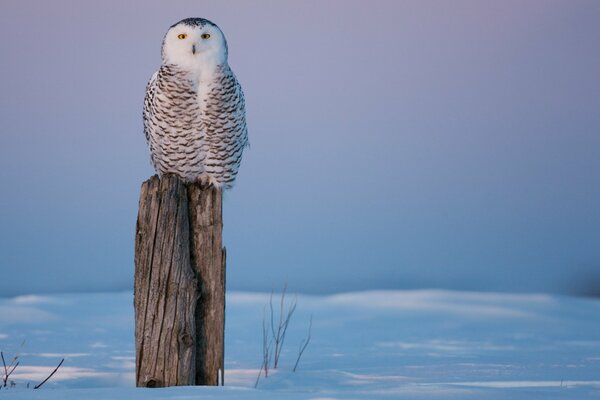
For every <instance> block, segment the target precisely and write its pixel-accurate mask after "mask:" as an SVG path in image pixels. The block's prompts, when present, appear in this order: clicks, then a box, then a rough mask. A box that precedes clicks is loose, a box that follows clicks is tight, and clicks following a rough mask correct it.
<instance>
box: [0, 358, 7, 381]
mask: <svg viewBox="0 0 600 400" xmlns="http://www.w3.org/2000/svg"><path fill="white" fill-rule="evenodd" d="M0 356H2V365H4V378H2V386H3V387H6V381H7V380H8V369H7V368H6V361H4V353H3V352H1V351H0Z"/></svg>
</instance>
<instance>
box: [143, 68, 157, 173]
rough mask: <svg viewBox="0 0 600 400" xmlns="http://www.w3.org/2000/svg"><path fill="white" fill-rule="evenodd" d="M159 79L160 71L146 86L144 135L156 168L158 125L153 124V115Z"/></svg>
mask: <svg viewBox="0 0 600 400" xmlns="http://www.w3.org/2000/svg"><path fill="white" fill-rule="evenodd" d="M157 77H158V71H156V72H155V73H154V74H152V77H151V78H150V80H149V81H148V84H147V85H146V95H145V96H144V112H143V114H144V115H143V119H144V135H145V136H146V142H147V143H148V147H149V148H150V159H151V160H152V165H153V166H154V167H155V168H156V163H155V161H154V154H155V152H154V140H152V137H154V136H155V134H156V131H155V130H156V125H155V124H153V114H154V107H153V103H154V97H155V95H156V91H157V83H156V81H157Z"/></svg>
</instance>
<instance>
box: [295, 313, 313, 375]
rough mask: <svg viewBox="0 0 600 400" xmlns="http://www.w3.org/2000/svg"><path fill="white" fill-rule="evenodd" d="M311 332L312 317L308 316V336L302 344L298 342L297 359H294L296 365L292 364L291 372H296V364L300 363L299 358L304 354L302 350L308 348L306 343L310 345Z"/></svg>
mask: <svg viewBox="0 0 600 400" xmlns="http://www.w3.org/2000/svg"><path fill="white" fill-rule="evenodd" d="M311 331H312V315H311V316H310V323H309V324H308V336H307V337H306V339H303V340H302V342H300V348H299V350H298V358H297V359H296V364H294V369H293V370H292V372H296V369H297V368H298V363H299V362H300V358H301V357H302V354H304V350H306V348H307V347H308V343H310V337H311Z"/></svg>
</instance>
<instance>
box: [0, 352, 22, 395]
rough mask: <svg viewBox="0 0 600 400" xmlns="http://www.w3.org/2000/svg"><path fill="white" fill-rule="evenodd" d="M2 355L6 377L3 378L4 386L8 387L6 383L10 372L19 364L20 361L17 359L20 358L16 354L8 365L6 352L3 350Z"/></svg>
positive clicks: (0, 354)
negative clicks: (5, 356)
mask: <svg viewBox="0 0 600 400" xmlns="http://www.w3.org/2000/svg"><path fill="white" fill-rule="evenodd" d="M0 356H1V357H2V365H3V366H4V377H3V378H2V387H6V384H7V383H8V378H10V374H12V373H13V372H14V371H15V369H16V368H17V367H18V366H19V361H17V360H18V359H19V356H14V357H13V359H12V361H11V362H10V364H9V365H8V366H6V361H5V359H4V353H3V352H1V351H0ZM13 363H14V365H13Z"/></svg>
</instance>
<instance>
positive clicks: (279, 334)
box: [269, 283, 297, 369]
mask: <svg viewBox="0 0 600 400" xmlns="http://www.w3.org/2000/svg"><path fill="white" fill-rule="evenodd" d="M286 291H287V283H286V284H285V285H284V286H283V291H282V292H281V299H280V301H279V322H278V324H277V329H275V323H274V311H273V292H271V298H270V299H269V308H270V310H271V333H272V335H273V340H274V341H275V351H274V353H273V368H274V369H276V368H277V364H278V363H279V356H280V355H281V350H282V349H283V342H284V341H285V335H286V333H287V328H288V325H289V323H290V320H291V318H292V315H293V314H294V311H296V303H297V299H294V300H293V301H292V302H291V303H290V305H289V308H288V311H287V313H286V314H285V318H284V312H283V309H284V305H285V293H286Z"/></svg>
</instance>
